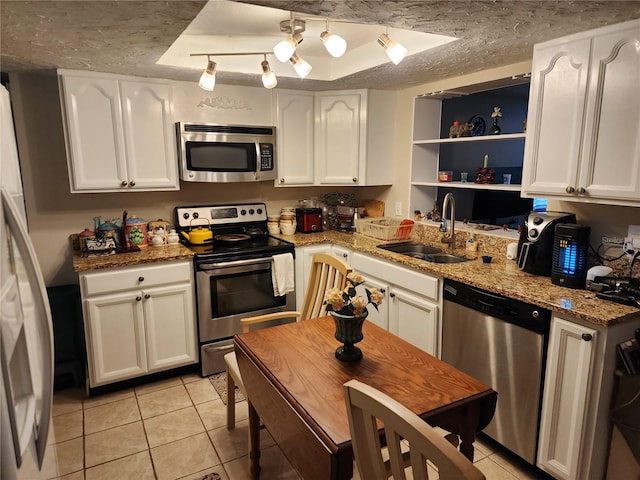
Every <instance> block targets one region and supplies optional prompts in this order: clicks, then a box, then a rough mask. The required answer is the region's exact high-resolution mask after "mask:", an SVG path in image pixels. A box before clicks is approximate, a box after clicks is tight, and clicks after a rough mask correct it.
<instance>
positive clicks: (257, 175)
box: [253, 142, 262, 180]
mask: <svg viewBox="0 0 640 480" xmlns="http://www.w3.org/2000/svg"><path fill="white" fill-rule="evenodd" d="M255 145H256V171H255V173H254V174H253V175H254V176H255V179H256V180H260V169H261V168H262V156H261V152H260V142H256V143H255Z"/></svg>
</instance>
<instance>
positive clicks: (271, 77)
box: [260, 55, 278, 89]
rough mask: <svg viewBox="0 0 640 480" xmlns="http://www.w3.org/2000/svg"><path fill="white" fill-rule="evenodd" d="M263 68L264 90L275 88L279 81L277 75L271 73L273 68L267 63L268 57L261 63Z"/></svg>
mask: <svg viewBox="0 0 640 480" xmlns="http://www.w3.org/2000/svg"><path fill="white" fill-rule="evenodd" d="M260 66H262V85H264V88H269V89H271V88H273V87H275V86H276V85H277V84H278V79H277V78H276V74H275V73H273V72H272V71H271V67H269V62H267V56H266V55H265V56H264V60H263V61H262V62H261V63H260Z"/></svg>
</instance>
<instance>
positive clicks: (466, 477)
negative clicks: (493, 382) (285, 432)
mask: <svg viewBox="0 0 640 480" xmlns="http://www.w3.org/2000/svg"><path fill="white" fill-rule="evenodd" d="M344 398H345V402H346V404H347V416H348V417H349V428H350V430H351V443H352V445H353V453H354V456H355V458H356V464H357V466H358V470H359V472H360V478H363V479H366V480H383V479H384V480H386V479H387V478H390V477H391V478H394V479H396V480H406V476H405V468H406V467H407V466H410V467H411V469H412V473H413V479H415V480H426V479H428V478H429V476H428V473H427V460H429V461H430V462H431V463H433V464H434V465H435V466H436V468H437V469H438V474H439V479H440V480H481V479H484V478H485V477H484V475H483V474H482V472H480V470H478V469H477V468H476V467H475V466H474V465H473V463H471V462H470V461H469V460H468V459H467V458H466V457H465V456H464V455H462V453H460V452H459V451H458V450H457V449H456V448H455V447H454V446H453V445H451V444H450V443H449V442H448V441H447V440H446V439H445V438H444V437H441V436H440V435H438V433H437V432H436V431H435V430H434V429H433V428H432V427H430V426H429V424H427V423H426V422H425V421H424V420H422V419H421V418H420V417H418V416H417V415H416V414H415V413H413V412H412V411H411V410H409V409H408V408H406V407H405V406H404V405H402V404H400V403H398V402H397V401H395V400H393V399H392V398H391V397H389V396H388V395H385V394H384V393H382V392H381V391H379V390H377V389H375V388H373V387H371V386H369V385H365V384H364V383H362V382H359V381H358V380H350V381H348V382H347V383H345V384H344ZM379 422H380V423H382V426H383V427H384V435H385V437H386V441H387V448H388V454H389V460H387V461H386V462H385V461H384V460H383V457H382V451H381V443H380V436H381V435H380V432H379V430H378V426H379ZM402 439H405V440H406V441H407V442H408V443H409V451H408V452H405V453H404V454H403V453H402V452H401V445H400V441H401V440H402ZM409 478H411V477H409Z"/></svg>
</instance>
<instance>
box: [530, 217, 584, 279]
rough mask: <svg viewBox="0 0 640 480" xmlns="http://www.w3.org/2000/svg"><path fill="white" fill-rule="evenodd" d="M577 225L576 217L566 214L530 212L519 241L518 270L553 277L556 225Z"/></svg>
mask: <svg viewBox="0 0 640 480" xmlns="http://www.w3.org/2000/svg"><path fill="white" fill-rule="evenodd" d="M559 223H576V216H575V214H573V213H566V212H529V213H527V214H526V215H525V217H524V224H523V226H522V231H521V232H520V239H519V240H518V268H519V269H520V270H522V271H523V272H527V273H531V274H533V275H543V276H546V277H549V276H551V266H552V263H553V239H554V234H555V228H556V225H557V224H559Z"/></svg>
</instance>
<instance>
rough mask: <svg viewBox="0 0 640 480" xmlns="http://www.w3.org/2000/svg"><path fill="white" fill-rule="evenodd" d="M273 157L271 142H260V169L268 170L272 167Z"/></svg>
mask: <svg viewBox="0 0 640 480" xmlns="http://www.w3.org/2000/svg"><path fill="white" fill-rule="evenodd" d="M274 164H275V162H274V159H273V144H272V143H261V144H260V170H261V171H263V172H264V171H269V170H273V169H274Z"/></svg>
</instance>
